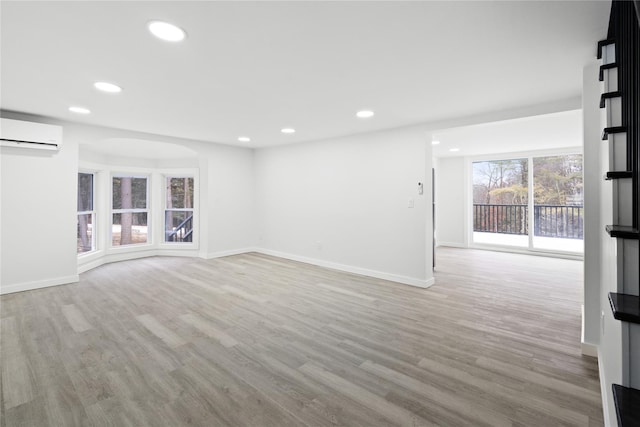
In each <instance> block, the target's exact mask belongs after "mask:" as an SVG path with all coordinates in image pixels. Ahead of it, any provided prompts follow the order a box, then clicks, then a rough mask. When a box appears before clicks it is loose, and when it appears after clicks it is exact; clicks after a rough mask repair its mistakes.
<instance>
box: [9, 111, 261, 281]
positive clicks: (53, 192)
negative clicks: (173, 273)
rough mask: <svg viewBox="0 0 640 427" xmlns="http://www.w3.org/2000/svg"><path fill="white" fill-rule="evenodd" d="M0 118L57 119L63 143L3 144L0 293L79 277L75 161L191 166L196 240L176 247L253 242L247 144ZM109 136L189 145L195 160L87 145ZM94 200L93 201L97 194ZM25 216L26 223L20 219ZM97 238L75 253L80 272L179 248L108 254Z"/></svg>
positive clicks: (209, 248)
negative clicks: (54, 148) (52, 147)
mask: <svg viewBox="0 0 640 427" xmlns="http://www.w3.org/2000/svg"><path fill="white" fill-rule="evenodd" d="M3 117H8V118H15V119H18V120H26V121H35V122H43V123H52V124H57V125H61V126H62V127H63V138H64V145H63V148H62V149H61V150H60V151H59V152H57V153H54V154H48V155H45V154H43V153H42V152H40V151H37V150H31V151H28V152H27V151H25V150H17V149H8V148H2V159H1V166H2V169H1V171H2V182H1V185H2V212H1V215H0V219H1V221H2V222H1V227H2V228H1V232H2V235H1V251H0V254H1V257H2V258H1V261H2V264H1V265H2V269H1V270H2V275H1V276H0V277H1V279H2V292H3V293H5V292H12V291H15V290H24V289H34V288H38V287H42V286H48V285H56V284H62V283H70V282H73V281H77V279H78V276H77V274H78V257H77V255H76V237H75V236H76V207H77V205H76V204H77V201H76V197H77V196H76V191H77V173H78V169H79V167H86V165H87V164H89V165H91V169H94V170H101V169H104V170H106V171H107V174H108V172H109V171H110V170H117V169H122V168H126V169H128V170H130V169H132V168H133V169H135V168H142V169H145V171H147V172H148V171H151V170H154V168H155V169H157V170H164V171H166V170H170V169H172V168H175V167H179V168H184V167H189V168H195V170H199V178H200V179H199V190H200V191H199V192H200V229H201V232H200V239H199V247H196V248H195V249H193V250H189V251H182V253H183V254H184V255H190V256H201V257H204V258H207V257H214V256H222V255H226V254H231V253H238V252H244V251H246V250H248V249H250V248H253V247H255V241H256V240H255V237H256V233H255V231H254V223H255V217H254V211H255V209H254V200H255V194H254V184H255V181H254V178H253V150H251V149H248V148H241V147H229V146H224V145H220V144H214V143H206V142H200V141H191V140H185V139H180V138H172V137H166V136H160V135H150V134H145V133H140V132H131V131H123V130H118V129H111V128H104V127H98V126H87V125H80V124H76V123H69V122H62V121H57V120H49V119H45V118H41V117H35V116H30V115H20V114H12V113H9V112H3ZM113 138H130V139H138V140H145V141H157V142H159V143H164V144H175V145H179V146H183V147H187V148H189V149H190V150H192V151H193V159H184V158H181V159H177V160H176V161H172V160H171V159H159V160H153V159H144V158H127V157H126V153H118V152H114V153H113V154H112V153H109V154H104V153H100V152H98V153H96V152H92V151H91V150H90V149H89V148H90V147H91V146H92V145H94V144H104V143H107V142H106V141H108V140H110V139H113ZM36 151H37V152H36ZM119 154H125V155H119ZM150 154H151V155H150V157H151V158H152V157H153V154H152V153H150ZM79 157H80V160H79ZM102 178H104V179H103V181H104V182H103V184H104V185H103V186H102V188H103V192H107V191H108V188H109V182H108V178H109V177H108V176H103V177H102ZM96 197H98V198H99V197H100V195H99V194H96ZM107 197H108V196H107ZM96 204H97V205H99V204H100V203H99V201H97V203H96ZM107 210H108V208H107ZM102 217H108V213H107V214H105V212H103V215H102ZM25 219H26V221H27V222H28V223H29V226H28V227H24V228H23V227H20V226H18V225H19V224H22V221H24V220H25ZM102 240H103V242H102V243H103V246H102V250H101V251H99V252H98V253H95V254H91V255H87V256H83V257H82V258H81V263H80V264H81V270H80V271H85V270H86V269H88V268H92V267H95V266H97V265H100V264H102V263H104V262H105V261H109V262H110V261H117V260H121V259H126V258H130V257H139V256H149V255H159V254H165V255H177V254H180V253H181V252H180V251H175V250H169V249H168V248H166V247H165V248H161V247H160V246H159V245H153V247H146V248H141V247H134V246H132V247H130V248H118V249H119V250H118V251H117V252H118V253H110V254H108V253H107V251H106V250H105V249H106V242H105V240H106V239H104V238H103V239H102ZM135 246H138V245H135Z"/></svg>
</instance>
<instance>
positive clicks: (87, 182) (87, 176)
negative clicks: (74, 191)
mask: <svg viewBox="0 0 640 427" xmlns="http://www.w3.org/2000/svg"><path fill="white" fill-rule="evenodd" d="M92 210H93V174H91V173H79V174H78V212H85V211H92Z"/></svg>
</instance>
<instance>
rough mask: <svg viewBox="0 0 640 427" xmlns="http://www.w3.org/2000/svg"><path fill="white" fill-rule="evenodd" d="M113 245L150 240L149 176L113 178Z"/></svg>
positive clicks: (132, 243)
mask: <svg viewBox="0 0 640 427" xmlns="http://www.w3.org/2000/svg"><path fill="white" fill-rule="evenodd" d="M112 195H113V197H112V205H111V210H112V214H113V215H112V218H113V219H112V227H111V244H112V245H113V246H123V245H134V244H141V243H147V241H148V234H149V233H148V215H149V210H148V203H147V178H146V177H135V176H115V177H113V180H112Z"/></svg>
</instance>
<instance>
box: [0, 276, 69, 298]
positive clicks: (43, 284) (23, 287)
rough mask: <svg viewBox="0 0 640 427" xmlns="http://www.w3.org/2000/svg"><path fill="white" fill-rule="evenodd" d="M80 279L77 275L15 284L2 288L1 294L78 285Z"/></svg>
mask: <svg viewBox="0 0 640 427" xmlns="http://www.w3.org/2000/svg"><path fill="white" fill-rule="evenodd" d="M79 280H80V277H79V276H78V275H77V274H74V275H72V276H64V277H56V278H54V279H46V280H36V281H34V282H26V283H15V284H13V285H3V286H0V294H2V295H4V294H10V293H13V292H23V291H31V290H33V289H41V288H48V287H50V286H58V285H67V284H69V283H77V282H78V281H79Z"/></svg>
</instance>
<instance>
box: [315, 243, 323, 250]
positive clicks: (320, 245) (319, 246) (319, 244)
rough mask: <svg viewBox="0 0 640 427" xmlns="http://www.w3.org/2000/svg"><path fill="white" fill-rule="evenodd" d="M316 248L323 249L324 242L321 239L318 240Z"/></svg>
mask: <svg viewBox="0 0 640 427" xmlns="http://www.w3.org/2000/svg"><path fill="white" fill-rule="evenodd" d="M316 249H317V250H319V251H321V250H322V242H321V241H319V240H318V241H317V242H316Z"/></svg>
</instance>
